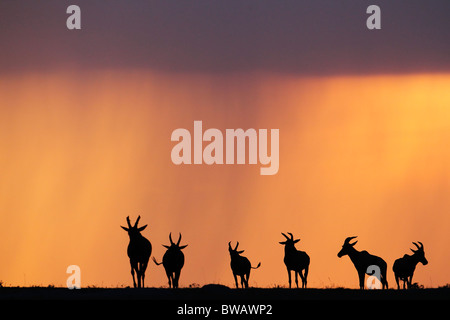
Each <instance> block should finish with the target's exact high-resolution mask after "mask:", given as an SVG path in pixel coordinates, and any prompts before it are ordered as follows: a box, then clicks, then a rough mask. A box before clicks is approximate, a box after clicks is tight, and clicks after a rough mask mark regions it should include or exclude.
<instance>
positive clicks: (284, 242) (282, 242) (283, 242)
mask: <svg viewBox="0 0 450 320" xmlns="http://www.w3.org/2000/svg"><path fill="white" fill-rule="evenodd" d="M278 243H279V244H286V241H281V242H278Z"/></svg>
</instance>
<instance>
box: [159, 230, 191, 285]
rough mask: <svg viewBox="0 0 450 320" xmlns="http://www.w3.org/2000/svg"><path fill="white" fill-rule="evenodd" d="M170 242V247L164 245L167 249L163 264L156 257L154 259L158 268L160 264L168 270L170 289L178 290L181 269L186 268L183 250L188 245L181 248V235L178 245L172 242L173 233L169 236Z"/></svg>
mask: <svg viewBox="0 0 450 320" xmlns="http://www.w3.org/2000/svg"><path fill="white" fill-rule="evenodd" d="M169 240H170V246H166V245H164V244H163V245H162V246H163V247H164V248H166V249H167V251H166V253H165V254H164V256H163V260H162V262H159V263H158V261H156V259H155V257H153V262H154V263H155V264H156V265H158V266H159V265H160V264H162V265H163V267H164V269H165V270H166V275H167V279H168V280H169V288H178V280H179V279H180V273H181V269H182V268H183V266H184V254H183V252H182V251H181V250H182V249H184V248H186V247H187V246H188V245H185V246H180V242H181V233H180V236H179V237H178V241H177V243H176V244H175V243H174V242H173V241H172V233H170V234H169Z"/></svg>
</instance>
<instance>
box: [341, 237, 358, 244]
mask: <svg viewBox="0 0 450 320" xmlns="http://www.w3.org/2000/svg"><path fill="white" fill-rule="evenodd" d="M356 237H358V236H354V237H347V239H345V241H344V243H349V242H350V241H351V240H352V239H355V238H356Z"/></svg>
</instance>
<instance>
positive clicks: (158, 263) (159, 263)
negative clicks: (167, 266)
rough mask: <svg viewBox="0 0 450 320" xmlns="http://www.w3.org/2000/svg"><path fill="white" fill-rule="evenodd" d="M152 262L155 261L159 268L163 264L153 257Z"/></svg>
mask: <svg viewBox="0 0 450 320" xmlns="http://www.w3.org/2000/svg"><path fill="white" fill-rule="evenodd" d="M152 260H153V262H154V263H155V264H156V265H157V266H159V265H161V264H162V262H158V261H156V258H155V257H152Z"/></svg>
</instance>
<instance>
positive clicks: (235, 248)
mask: <svg viewBox="0 0 450 320" xmlns="http://www.w3.org/2000/svg"><path fill="white" fill-rule="evenodd" d="M238 246H239V241H238V242H237V243H236V247H234V249H233V248H231V241H230V242H228V251H229V252H230V257H231V259H233V258H234V257H237V256H239V255H240V254H241V253H243V252H244V250H241V251H237V248H238Z"/></svg>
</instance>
